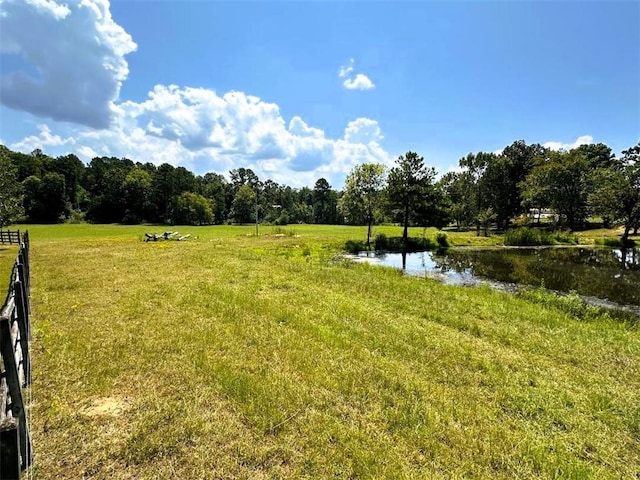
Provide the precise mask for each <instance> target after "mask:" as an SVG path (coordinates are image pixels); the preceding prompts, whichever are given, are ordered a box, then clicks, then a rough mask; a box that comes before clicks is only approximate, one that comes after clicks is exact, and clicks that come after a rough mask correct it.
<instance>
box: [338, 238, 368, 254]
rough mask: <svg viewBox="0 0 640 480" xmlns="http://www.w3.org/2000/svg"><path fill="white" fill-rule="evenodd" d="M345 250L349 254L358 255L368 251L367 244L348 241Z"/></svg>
mask: <svg viewBox="0 0 640 480" xmlns="http://www.w3.org/2000/svg"><path fill="white" fill-rule="evenodd" d="M344 249H345V250H346V251H347V252H349V253H358V252H361V251H363V250H366V249H367V246H366V244H365V243H364V242H363V241H361V240H347V241H346V242H345V244H344Z"/></svg>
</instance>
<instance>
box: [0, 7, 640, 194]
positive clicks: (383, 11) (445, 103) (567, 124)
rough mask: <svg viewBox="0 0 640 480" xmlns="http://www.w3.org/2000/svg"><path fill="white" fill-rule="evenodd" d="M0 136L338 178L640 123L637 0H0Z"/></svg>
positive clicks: (602, 133)
mask: <svg viewBox="0 0 640 480" xmlns="http://www.w3.org/2000/svg"><path fill="white" fill-rule="evenodd" d="M0 61H1V63H0V103H1V106H0V141H1V142H2V143H4V144H6V145H8V146H9V147H10V148H13V149H16V150H20V151H25V152H30V151H32V150H33V149H35V148H41V149H42V150H43V151H45V152H46V153H48V154H50V155H61V154H66V153H75V154H77V155H78V156H79V157H80V158H81V159H82V160H84V161H87V162H88V161H89V160H90V159H91V158H92V157H93V156H98V155H114V156H117V157H123V156H126V157H128V158H131V159H132V160H134V161H141V162H147V161H151V162H154V163H157V164H160V163H163V162H169V163H172V164H173V165H176V166H177V165H183V166H185V167H187V168H189V169H190V170H192V171H194V172H195V173H198V174H203V173H205V172H207V171H217V172H220V173H226V172H228V170H229V169H231V168H236V167H249V168H252V169H254V171H256V173H258V175H259V176H260V177H261V179H263V180H266V179H267V178H272V179H274V180H275V181H278V182H280V183H286V184H288V185H292V186H303V185H309V186H312V185H313V183H314V182H315V180H317V179H318V178H320V177H325V178H327V179H328V180H329V182H330V183H331V184H332V185H333V186H334V187H335V188H341V187H342V185H343V182H344V177H345V175H346V174H347V173H348V172H349V171H350V170H351V169H352V168H353V166H354V165H356V164H358V163H362V162H382V163H385V164H387V165H392V164H393V161H394V160H395V158H397V156H398V155H400V154H402V153H404V152H406V151H408V150H413V151H417V152H418V153H419V154H421V155H423V156H424V157H425V160H426V162H427V163H428V164H429V165H431V166H434V167H435V168H436V169H437V170H438V171H439V172H440V173H444V172H446V171H447V170H450V169H452V168H455V166H456V165H457V163H458V159H459V158H460V157H462V156H464V155H466V154H467V153H469V152H477V151H498V150H500V149H502V148H503V147H505V146H506V145H508V144H510V143H512V142H513V141H515V140H518V139H524V140H526V141H527V142H528V143H534V142H539V143H542V144H546V145H548V146H550V147H552V148H571V147H572V146H574V145H578V144H580V143H590V142H595V143H598V142H603V143H606V144H608V145H609V146H610V147H611V148H612V149H613V150H614V152H615V153H616V154H619V153H620V151H621V150H623V149H626V148H628V147H630V146H632V145H634V144H636V143H637V142H638V140H640V2H637V1H626V2H616V1H602V2H598V1H587V2H578V1H556V2H545V1H533V2H525V1H512V2H507V1H474V2H463V1H452V2H429V1H424V2H420V1H412V2H391V1H388V2H383V1H377V2H364V1H351V2H338V1H297V2H283V1H263V2H244V1H239V2H213V1H204V0H201V1H177V0H163V1H160V0H157V1H152V0H148V1H135V0H114V1H112V2H111V3H109V2H108V1H106V0H85V2H84V3H83V4H80V3H79V2H74V1H68V0H65V1H64V2H63V1H61V0H37V1H36V0H0Z"/></svg>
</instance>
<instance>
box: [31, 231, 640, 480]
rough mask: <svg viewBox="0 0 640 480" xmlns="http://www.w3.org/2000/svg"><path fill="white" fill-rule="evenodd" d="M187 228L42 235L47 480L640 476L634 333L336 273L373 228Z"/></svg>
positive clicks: (639, 341)
mask: <svg viewBox="0 0 640 480" xmlns="http://www.w3.org/2000/svg"><path fill="white" fill-rule="evenodd" d="M176 230H179V231H180V232H181V233H190V234H191V235H192V237H191V238H190V239H189V240H188V241H186V242H175V241H172V242H157V243H145V242H143V241H142V238H143V233H144V232H145V231H147V232H150V233H151V232H161V231H162V228H154V227H142V226H136V227H125V226H90V225H61V226H32V227H30V235H31V247H32V250H31V262H32V263H31V272H32V308H33V327H32V328H33V338H32V351H33V387H32V392H31V398H32V403H31V407H30V415H31V425H32V436H33V445H34V449H35V452H34V454H35V465H34V467H33V470H32V473H33V478H35V479H53V478H77V479H80V478H115V479H154V478H157V479H165V478H176V479H201V478H202V479H214V478H219V479H233V478H247V479H253V478H257V479H260V478H264V479H272V478H309V479H318V478H319V479H322V478H391V479H393V478H399V479H400V478H415V479H422V478H576V479H583V478H594V479H606V478H616V479H618V478H636V477H637V475H639V474H640V332H639V330H638V327H637V325H634V324H633V323H629V322H627V323H624V322H621V321H616V320H611V319H609V318H608V317H607V316H604V317H602V318H591V319H589V320H588V321H586V320H581V319H580V318H576V317H572V316H571V315H570V314H567V313H564V312H562V311H561V310H559V309H556V308H554V307H553V306H539V305H536V304H534V303H532V302H530V301H528V300H525V299H523V298H516V297H514V296H510V295H508V294H505V293H500V292H496V291H492V290H490V289H489V288H478V289H472V288H462V287H452V286H445V285H441V284H439V283H437V282H435V281H432V280H425V279H417V278H409V277H404V276H402V275H400V274H399V273H398V272H396V271H394V270H391V269H384V268H379V267H373V266H369V265H360V264H357V265H356V264H352V263H349V262H345V261H340V260H336V258H335V254H336V251H337V248H339V247H340V245H343V244H344V241H345V240H347V239H353V240H361V239H363V238H364V235H365V229H364V228H352V227H329V226H327V227H322V226H315V227H312V226H304V227H303V226H288V227H282V228H275V227H261V229H260V236H259V237H258V238H256V237H255V236H254V235H253V233H254V229H253V227H249V226H248V227H226V226H220V227H202V228H196V227H176ZM378 231H385V232H387V233H388V234H390V235H391V234H394V235H398V234H400V229H399V228H395V229H394V228H392V227H387V229H386V230H384V229H382V230H378ZM414 233H415V234H416V235H418V234H420V233H421V231H419V230H416V231H415V232H414ZM639 288H640V286H639Z"/></svg>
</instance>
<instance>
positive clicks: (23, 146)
mask: <svg viewBox="0 0 640 480" xmlns="http://www.w3.org/2000/svg"><path fill="white" fill-rule="evenodd" d="M38 129H39V130H40V132H39V133H38V135H31V136H29V137H26V138H23V139H22V140H21V141H20V142H18V143H16V144H13V145H11V148H12V149H13V150H18V151H21V152H33V151H34V150H35V149H37V148H39V149H40V150H42V151H46V150H47V149H48V148H50V147H60V146H66V147H67V148H73V145H75V144H76V140H75V139H74V138H72V137H68V138H62V137H61V136H60V135H54V134H52V133H51V129H50V128H49V127H48V126H47V125H38Z"/></svg>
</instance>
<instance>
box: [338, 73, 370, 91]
mask: <svg viewBox="0 0 640 480" xmlns="http://www.w3.org/2000/svg"><path fill="white" fill-rule="evenodd" d="M343 85H344V86H345V88H346V89H348V90H371V89H372V88H375V84H374V83H373V82H372V81H371V80H370V79H369V77H367V76H366V75H364V74H362V73H359V74H357V75H356V77H355V78H353V79H352V78H347V79H346V80H345V81H344V83H343Z"/></svg>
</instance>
